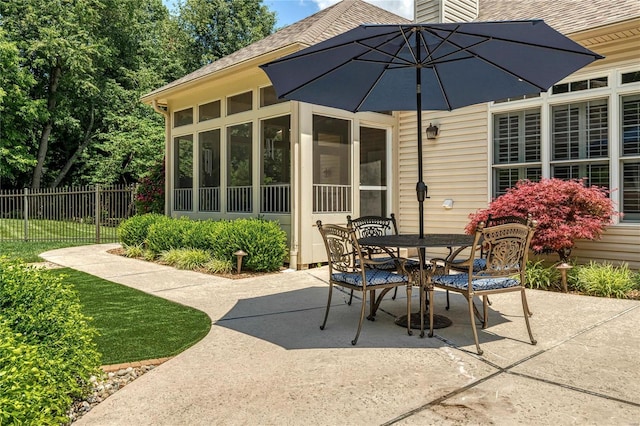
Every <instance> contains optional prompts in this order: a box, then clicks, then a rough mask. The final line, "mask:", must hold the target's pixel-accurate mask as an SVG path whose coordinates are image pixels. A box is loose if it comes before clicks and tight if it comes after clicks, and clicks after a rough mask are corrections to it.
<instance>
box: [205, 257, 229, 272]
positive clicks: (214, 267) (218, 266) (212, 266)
mask: <svg viewBox="0 0 640 426" xmlns="http://www.w3.org/2000/svg"><path fill="white" fill-rule="evenodd" d="M204 269H205V270H206V271H208V272H211V273H214V274H229V273H231V271H233V263H231V261H230V260H220V259H211V260H210V261H208V262H207V263H205V265H204Z"/></svg>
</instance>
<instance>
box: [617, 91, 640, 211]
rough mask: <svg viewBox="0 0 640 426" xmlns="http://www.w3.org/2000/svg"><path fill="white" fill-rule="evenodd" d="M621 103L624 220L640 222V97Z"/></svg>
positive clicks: (625, 97)
mask: <svg viewBox="0 0 640 426" xmlns="http://www.w3.org/2000/svg"><path fill="white" fill-rule="evenodd" d="M621 101H622V102H621V104H622V112H621V125H622V126H621V133H622V135H621V136H622V138H621V144H622V147H621V150H620V155H621V163H622V165H621V167H620V168H621V172H622V176H621V180H622V191H621V203H620V204H621V206H620V207H621V211H622V212H623V213H624V215H623V217H622V220H623V221H625V222H626V221H629V222H640V95H633V96H623V97H622V99H621Z"/></svg>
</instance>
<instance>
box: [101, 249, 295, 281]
mask: <svg viewBox="0 0 640 426" xmlns="http://www.w3.org/2000/svg"><path fill="white" fill-rule="evenodd" d="M107 253H110V254H115V255H117V256H123V257H127V256H126V250H125V249H123V248H121V247H119V248H115V249H111V250H108V251H107ZM131 259H137V260H143V261H145V262H153V263H156V264H158V265H167V264H166V263H164V262H161V261H159V260H153V261H150V260H147V259H144V258H142V257H133V258H131ZM169 266H170V265H169ZM285 269H286V268H284V267H283V268H281V269H280V270H281V271H283V270H285ZM193 271H194V272H200V273H201V274H207V275H213V276H216V277H221V278H228V279H231V280H241V279H244V278H255V277H261V276H264V275H271V274H277V273H278V272H255V271H242V272H241V273H239V274H238V273H235V272H232V273H228V274H222V273H213V272H210V271H208V270H206V269H204V268H196V269H193Z"/></svg>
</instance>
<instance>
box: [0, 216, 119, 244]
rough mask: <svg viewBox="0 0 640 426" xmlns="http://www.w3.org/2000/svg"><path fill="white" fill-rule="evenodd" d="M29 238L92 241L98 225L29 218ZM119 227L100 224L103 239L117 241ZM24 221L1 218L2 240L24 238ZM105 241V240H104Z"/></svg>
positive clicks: (0, 235) (0, 236) (94, 238)
mask: <svg viewBox="0 0 640 426" xmlns="http://www.w3.org/2000/svg"><path fill="white" fill-rule="evenodd" d="M27 223H28V226H27V232H28V239H29V240H32V241H33V240H50V241H56V240H57V241H60V240H61V239H75V240H84V241H85V242H88V243H92V242H95V240H96V225H95V224H91V223H81V222H75V221H57V220H43V219H29V221H28V222H27ZM116 234H117V228H116V227H113V226H100V236H101V238H102V239H104V238H108V239H110V241H116V239H117V235H116ZM24 238H25V229H24V221H23V220H21V219H0V240H1V239H4V240H24ZM103 242H105V241H103Z"/></svg>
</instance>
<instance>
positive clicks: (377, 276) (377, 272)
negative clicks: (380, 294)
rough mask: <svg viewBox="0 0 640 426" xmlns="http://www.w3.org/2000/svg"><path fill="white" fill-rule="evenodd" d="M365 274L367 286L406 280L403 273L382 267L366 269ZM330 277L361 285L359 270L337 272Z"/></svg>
mask: <svg viewBox="0 0 640 426" xmlns="http://www.w3.org/2000/svg"><path fill="white" fill-rule="evenodd" d="M365 276H366V280H367V287H369V286H376V285H384V284H392V283H406V282H407V281H408V279H407V277H406V276H405V275H401V274H394V273H392V272H389V271H384V270H382V269H366V270H365ZM331 279H332V280H334V281H339V282H343V283H347V284H351V285H355V286H358V287H362V274H361V273H360V272H339V273H336V274H333V275H331Z"/></svg>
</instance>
